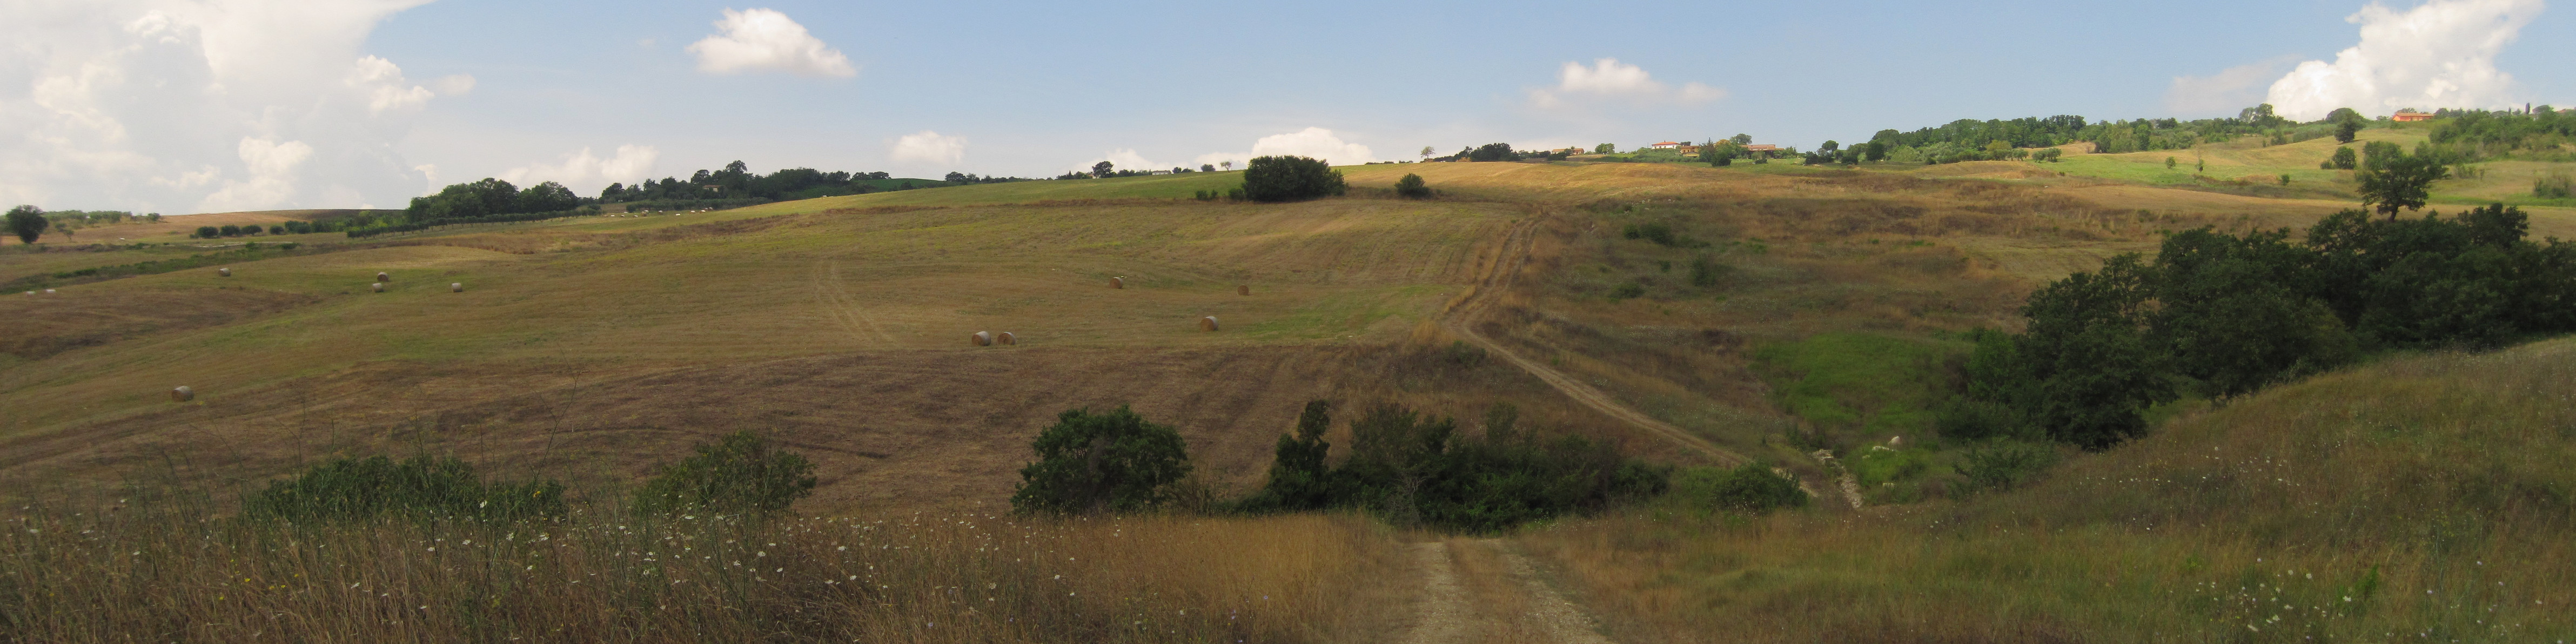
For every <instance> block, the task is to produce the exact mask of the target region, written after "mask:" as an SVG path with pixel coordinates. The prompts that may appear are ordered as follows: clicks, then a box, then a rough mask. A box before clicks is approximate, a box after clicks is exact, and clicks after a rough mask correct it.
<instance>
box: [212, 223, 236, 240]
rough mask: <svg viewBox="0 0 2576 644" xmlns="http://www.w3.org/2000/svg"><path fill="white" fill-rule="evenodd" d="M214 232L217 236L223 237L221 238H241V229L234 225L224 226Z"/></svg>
mask: <svg viewBox="0 0 2576 644" xmlns="http://www.w3.org/2000/svg"><path fill="white" fill-rule="evenodd" d="M215 232H216V233H217V234H220V235H223V236H225V237H240V236H241V234H242V229H241V227H240V226H235V225H232V224H224V227H222V228H218V229H215Z"/></svg>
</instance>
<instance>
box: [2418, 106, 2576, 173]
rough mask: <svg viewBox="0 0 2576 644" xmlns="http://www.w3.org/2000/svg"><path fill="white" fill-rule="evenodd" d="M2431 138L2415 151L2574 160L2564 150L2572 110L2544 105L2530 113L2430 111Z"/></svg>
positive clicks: (2456, 159) (2575, 114) (2462, 157)
mask: <svg viewBox="0 0 2576 644" xmlns="http://www.w3.org/2000/svg"><path fill="white" fill-rule="evenodd" d="M2434 116H2435V119H2436V121H2435V122H2436V123H2437V125H2434V126H2433V132H2432V136H2431V138H2430V140H2428V141H2426V142H2425V143H2424V145H2422V146H2418V148H2417V151H2416V153H2417V154H2426V153H2430V154H2435V155H2439V156H2441V157H2442V158H2443V159H2444V161H2445V162H2448V163H2460V162H2465V161H2477V160H2483V159H2490V158H2496V157H2501V156H2506V155H2516V154H2519V155H2528V156H2534V157H2537V158H2539V159H2540V160H2548V161H2567V160H2576V155H2571V154H2569V153H2568V152H2567V145H2568V144H2569V143H2576V110H2571V111H2560V110H2557V109H2554V108H2551V107H2549V106H2547V105H2543V106H2540V107H2537V108H2533V109H2532V110H2531V111H2529V112H2490V111H2486V110H2442V111H2439V112H2436V113H2434Z"/></svg>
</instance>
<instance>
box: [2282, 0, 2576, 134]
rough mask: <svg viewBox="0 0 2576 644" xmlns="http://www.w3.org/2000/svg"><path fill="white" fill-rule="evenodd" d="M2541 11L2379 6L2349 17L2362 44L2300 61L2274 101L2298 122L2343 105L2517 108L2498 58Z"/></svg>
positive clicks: (2497, 4)
mask: <svg viewBox="0 0 2576 644" xmlns="http://www.w3.org/2000/svg"><path fill="white" fill-rule="evenodd" d="M2541 8H2542V4H2541V0H2433V1H2432V2H2427V3H2424V4H2423V5H2422V6H2418V7H2416V8H2414V9H2411V10H2407V11H2405V12H2403V13H2400V12H2397V11H2395V10H2391V9H2389V8H2388V7H2387V6H2385V5H2380V4H2377V3H2372V4H2371V5H2370V6H2367V7H2362V9H2361V12H2360V13H2356V14H2353V15H2352V16H2350V17H2348V18H2345V21H2347V22H2352V23H2357V24H2360V25H2361V43H2360V44H2356V45H2353V46H2352V47H2351V48H2350V49H2345V50H2343V51H2341V52H2337V53H2336V54H2335V60H2334V62H2332V63H2328V62H2325V61H2321V60H2311V61H2307V62H2303V63H2299V66H2298V68H2296V69H2292V70H2290V73H2289V75H2287V76H2283V77H2281V80H2279V81H2277V82H2274V83H2272V88H2271V92H2270V94H2269V96H2270V100H2269V101H2268V102H2270V103H2271V104H2272V106H2273V108H2274V109H2275V111H2277V112H2278V113H2279V114H2281V115H2282V116H2286V117H2289V118H2294V119H2299V120H2314V119H2319V118H2324V117H2325V115H2326V113H2328V112H2332V111H2334V109H2335V108H2338V107H2349V108H2353V109H2356V110H2360V111H2361V112H2362V113H2364V114H2371V115H2378V114H2388V113H2390V112H2394V111H2396V110H2397V109H2398V108H2406V107H2413V108H2419V109H2424V110H2433V109H2439V108H2445V107H2504V106H2507V105H2511V104H2513V103H2514V102H2515V101H2513V100H2512V97H2513V95H2514V88H2513V77H2512V76H2509V75H2507V74H2505V73H2504V72H2502V71H2499V70H2497V69H2496V67H2495V57H2496V53H2497V52H2499V51H2502V50H2503V49H2504V46H2505V45H2507V44H2511V43H2512V42H2513V41H2514V38H2515V37H2517V36H2518V35H2520V33H2521V31H2522V27H2523V25H2526V24H2530V23H2531V19H2532V18H2533V17H2535V16H2538V15H2540V10H2541Z"/></svg>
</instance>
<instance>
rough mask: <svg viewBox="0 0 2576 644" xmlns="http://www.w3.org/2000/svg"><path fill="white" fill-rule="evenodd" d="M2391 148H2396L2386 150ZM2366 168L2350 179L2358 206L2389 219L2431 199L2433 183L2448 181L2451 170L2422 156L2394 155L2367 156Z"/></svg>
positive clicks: (2434, 160) (2414, 208) (2421, 205)
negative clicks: (2367, 207)
mask: <svg viewBox="0 0 2576 644" xmlns="http://www.w3.org/2000/svg"><path fill="white" fill-rule="evenodd" d="M2390 147H2391V148H2394V147H2396V146H2393V145H2392V146H2390ZM2370 161H2371V163H2370V164H2369V167H2365V168H2363V169H2362V170H2361V171H2360V172H2359V173H2357V174H2354V175H2353V179H2354V180H2355V181H2356V182H2358V183H2359V184H2360V185H2359V186H2358V187H2356V188H2355V189H2354V192H2358V193H2361V205H2363V206H2371V207H2375V208H2377V209H2378V211H2379V213H2380V214H2383V215H2388V218H2389V219H2396V218H2397V211H2399V210H2416V209H2421V208H2423V207H2424V202H2425V201H2426V200H2428V199H2431V198H2432V196H2433V182H2434V181H2438V180H2441V179H2445V178H2449V177H2450V172H2451V168H2450V167H2449V166H2445V165H2442V164H2441V163H2440V162H2439V161H2438V160H2437V159H2434V158H2432V157H2430V156H2426V155H2407V154H2404V153H2402V152H2401V153H2398V154H2394V155H2389V156H2388V158H2386V159H2385V160H2383V159H2382V158H2381V155H2371V157H2370Z"/></svg>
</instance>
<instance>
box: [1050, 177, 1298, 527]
mask: <svg viewBox="0 0 2576 644" xmlns="http://www.w3.org/2000/svg"><path fill="white" fill-rule="evenodd" d="M1255 163H1256V164H1257V163H1259V161H1258V160H1256V161H1255ZM1255 167H1259V166H1257V165H1256V166H1255ZM1029 448H1030V449H1032V450H1034V451H1036V452H1037V457H1038V460H1037V461H1036V462H1033V463H1030V464H1028V466H1027V467H1023V468H1020V486H1019V490H1018V491H1016V492H1014V493H1012V494H1011V508H1012V509H1014V510H1017V511H1019V512H1020V513H1022V514H1038V513H1044V514H1099V513H1105V512H1134V511H1140V510H1148V509H1153V508H1156V507H1159V506H1162V505H1163V504H1165V503H1166V502H1169V501H1171V500H1173V499H1174V497H1175V495H1176V493H1177V491H1178V484H1179V483H1180V482H1181V479H1183V478H1185V477H1187V476H1189V474H1190V455H1189V447H1188V445H1187V444H1186V443H1184V442H1182V441H1181V434H1180V432H1178V431H1174V430H1173V429H1172V428H1171V427H1170V426H1166V425H1158V424H1154V423H1151V422H1147V421H1146V420H1145V417H1143V416H1140V415H1137V414H1136V412H1135V411H1134V410H1130V409H1128V408H1127V407H1125V406H1123V405H1122V406H1120V407H1119V408H1118V409H1117V410H1116V411H1111V412H1108V413H1102V414H1095V413H1091V411H1090V410H1086V409H1072V410H1066V411H1065V412H1064V413H1062V414H1059V415H1057V416H1056V422H1055V424H1054V425H1051V426H1048V427H1047V428H1046V429H1045V430H1044V431H1041V432H1039V433H1038V437H1037V440H1036V441H1034V442H1031V443H1030V444H1029Z"/></svg>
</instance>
